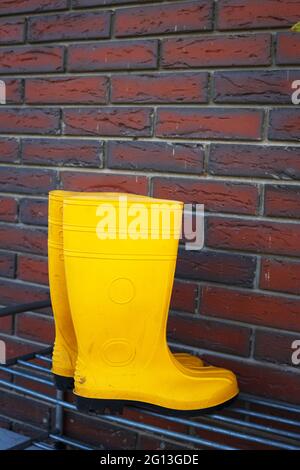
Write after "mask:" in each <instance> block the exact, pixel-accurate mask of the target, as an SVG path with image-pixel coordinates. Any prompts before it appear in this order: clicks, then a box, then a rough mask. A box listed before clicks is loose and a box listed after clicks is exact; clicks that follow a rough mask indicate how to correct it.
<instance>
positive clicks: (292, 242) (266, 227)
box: [206, 217, 300, 256]
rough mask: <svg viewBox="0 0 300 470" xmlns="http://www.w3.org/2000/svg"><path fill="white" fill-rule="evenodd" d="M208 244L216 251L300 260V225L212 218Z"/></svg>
mask: <svg viewBox="0 0 300 470" xmlns="http://www.w3.org/2000/svg"><path fill="white" fill-rule="evenodd" d="M206 243H207V245H208V246H212V247H216V248H226V249H227V248H230V249H235V250H245V251H253V252H256V253H274V254H280V255H291V256H300V224H295V223H281V222H268V221H265V220H246V219H240V218H232V219H230V218H228V217H211V218H210V219H209V221H208V226H207V231H206Z"/></svg>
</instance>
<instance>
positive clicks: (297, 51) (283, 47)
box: [276, 2, 300, 65]
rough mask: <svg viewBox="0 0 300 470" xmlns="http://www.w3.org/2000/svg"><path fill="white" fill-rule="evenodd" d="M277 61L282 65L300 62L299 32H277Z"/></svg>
mask: <svg viewBox="0 0 300 470" xmlns="http://www.w3.org/2000/svg"><path fill="white" fill-rule="evenodd" d="M298 3H299V2H298ZM297 21H299V14H298V19H297ZM276 62H277V64H280V65H288V64H300V37H299V33H278V34H277V48H276Z"/></svg>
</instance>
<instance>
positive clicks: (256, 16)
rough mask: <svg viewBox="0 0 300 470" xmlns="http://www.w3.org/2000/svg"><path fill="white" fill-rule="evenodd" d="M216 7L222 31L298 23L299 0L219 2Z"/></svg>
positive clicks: (223, 0)
mask: <svg viewBox="0 0 300 470" xmlns="http://www.w3.org/2000/svg"><path fill="white" fill-rule="evenodd" d="M217 6H218V28H219V29H222V30H225V29H252V28H254V29H256V28H271V27H284V26H292V24H294V23H296V22H297V21H299V10H300V1H299V0H292V1H288V2H282V1H278V0H219V1H218V3H217Z"/></svg>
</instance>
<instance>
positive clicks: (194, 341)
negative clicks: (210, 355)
mask: <svg viewBox="0 0 300 470" xmlns="http://www.w3.org/2000/svg"><path fill="white" fill-rule="evenodd" d="M250 336H251V330H250V328H245V327H240V326H233V325H226V324H225V323H222V322H216V321H212V320H205V319H202V318H201V319H199V318H197V319H196V318H188V317H187V316H179V315H171V316H170V317H169V321H168V337H169V338H170V339H172V340H173V341H174V340H175V341H178V342H179V343H181V344H188V345H191V346H195V347H197V348H201V349H202V348H204V349H212V350H216V351H219V352H224V353H227V354H237V355H239V356H249V352H250Z"/></svg>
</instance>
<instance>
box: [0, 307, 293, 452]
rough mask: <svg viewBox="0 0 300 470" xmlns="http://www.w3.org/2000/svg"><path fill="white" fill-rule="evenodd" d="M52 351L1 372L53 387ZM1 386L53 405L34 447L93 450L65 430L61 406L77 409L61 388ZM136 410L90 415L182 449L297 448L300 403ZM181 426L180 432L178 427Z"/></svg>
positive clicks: (249, 399) (261, 401)
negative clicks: (196, 412)
mask: <svg viewBox="0 0 300 470" xmlns="http://www.w3.org/2000/svg"><path fill="white" fill-rule="evenodd" d="M49 306H50V303H49V301H46V302H35V303H34V304H26V305H23V306H17V307H12V308H6V309H3V310H2V311H1V312H0V317H1V316H3V313H4V315H10V314H12V315H15V314H17V313H21V312H24V311H27V310H34V309H37V308H43V307H49ZM51 350H52V348H45V349H43V350H41V351H37V352H34V353H31V354H26V355H23V356H20V357H16V358H14V359H10V360H9V361H8V362H7V364H6V365H3V366H0V371H5V372H7V373H9V374H11V376H12V377H22V378H25V379H27V380H29V381H31V383H34V382H36V383H40V384H43V385H47V386H49V387H54V384H53V381H52V377H51V371H50V368H51V357H50V355H51ZM37 362H38V363H37ZM20 366H21V367H20ZM38 374H40V375H38ZM41 375H42V376H41ZM0 386H1V387H3V388H6V389H10V390H14V391H16V392H20V393H22V394H24V395H26V396H29V397H34V398H37V399H39V400H42V401H44V402H46V403H48V404H52V405H55V410H56V413H55V426H54V428H55V430H54V431H53V433H49V435H48V436H47V439H46V440H45V439H43V441H36V442H34V445H35V446H36V447H38V448H42V449H54V448H61V447H59V446H62V445H64V446H65V448H74V449H83V450H92V449H94V448H95V447H92V446H90V445H88V444H85V443H84V442H78V441H74V440H73V439H70V438H69V437H68V436H66V435H65V434H64V427H63V413H64V410H71V411H76V407H75V405H74V404H72V403H69V402H67V401H66V400H65V399H64V394H63V393H62V392H60V391H56V396H49V395H47V394H44V393H40V392H38V391H36V390H33V389H32V388H31V387H30V386H26V387H25V386H21V385H17V384H15V383H13V382H10V381H9V380H3V379H0ZM132 409H134V408H132ZM136 412H137V413H138V415H139V419H132V418H130V417H127V415H125V416H111V415H101V416H100V415H93V416H94V417H95V418H96V419H100V420H101V421H102V422H103V423H111V424H114V425H117V426H119V427H121V428H125V429H131V430H134V431H139V432H141V433H144V434H146V435H148V436H151V437H156V438H159V439H160V440H162V441H165V442H172V443H173V444H174V443H175V444H177V445H179V446H181V447H184V446H187V447H188V448H196V449H219V450H237V449H284V450H300V406H297V405H290V404H287V403H283V402H278V401H273V400H269V399H265V398H259V397H255V396H252V395H246V394H240V395H239V397H238V399H237V400H236V401H235V402H234V403H232V404H231V405H230V406H228V407H227V408H224V409H223V410H221V411H215V412H205V413H203V415H201V416H197V417H195V418H181V417H174V416H169V415H164V414H161V413H155V412H150V411H146V410H141V409H136ZM129 416H130V414H129ZM151 418H152V420H153V418H156V421H155V422H159V423H163V424H162V425H156V424H155V425H154V424H150V423H151ZM170 425H171V426H170ZM181 428H183V429H184V430H185V431H184V432H182V431H181V430H180V431H178V429H181ZM174 429H176V430H174ZM99 448H100V447H99ZM101 448H103V447H101Z"/></svg>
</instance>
